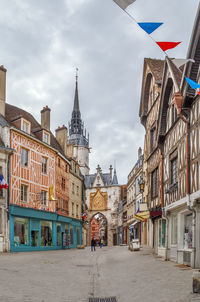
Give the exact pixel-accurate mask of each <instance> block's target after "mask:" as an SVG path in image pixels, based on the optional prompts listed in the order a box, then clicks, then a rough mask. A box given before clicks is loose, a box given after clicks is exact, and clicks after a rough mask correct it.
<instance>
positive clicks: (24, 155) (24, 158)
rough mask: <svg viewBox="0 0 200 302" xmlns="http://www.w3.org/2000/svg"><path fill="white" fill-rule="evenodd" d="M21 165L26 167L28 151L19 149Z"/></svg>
mask: <svg viewBox="0 0 200 302" xmlns="http://www.w3.org/2000/svg"><path fill="white" fill-rule="evenodd" d="M21 165H22V166H24V167H28V150H27V149H24V148H22V149H21Z"/></svg>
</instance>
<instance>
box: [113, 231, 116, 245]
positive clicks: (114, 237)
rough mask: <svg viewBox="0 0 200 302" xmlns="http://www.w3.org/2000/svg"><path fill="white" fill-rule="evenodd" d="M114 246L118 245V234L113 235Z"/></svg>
mask: <svg viewBox="0 0 200 302" xmlns="http://www.w3.org/2000/svg"><path fill="white" fill-rule="evenodd" d="M113 245H117V234H113Z"/></svg>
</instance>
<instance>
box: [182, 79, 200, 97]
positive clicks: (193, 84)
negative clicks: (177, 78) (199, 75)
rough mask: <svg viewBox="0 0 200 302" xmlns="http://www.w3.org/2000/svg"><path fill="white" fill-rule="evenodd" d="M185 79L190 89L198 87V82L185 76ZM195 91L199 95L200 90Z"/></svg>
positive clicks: (199, 86)
mask: <svg viewBox="0 0 200 302" xmlns="http://www.w3.org/2000/svg"><path fill="white" fill-rule="evenodd" d="M185 79H186V81H187V82H188V84H189V85H190V87H191V88H192V89H195V90H196V89H199V88H200V85H199V84H198V83H196V82H195V81H193V80H191V79H189V78H187V77H185ZM197 93H198V94H199V95H200V91H198V90H197Z"/></svg>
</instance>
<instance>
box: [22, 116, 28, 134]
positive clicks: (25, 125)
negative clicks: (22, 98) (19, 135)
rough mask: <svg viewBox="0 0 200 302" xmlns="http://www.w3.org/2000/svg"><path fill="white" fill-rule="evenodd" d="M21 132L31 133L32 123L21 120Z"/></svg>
mask: <svg viewBox="0 0 200 302" xmlns="http://www.w3.org/2000/svg"><path fill="white" fill-rule="evenodd" d="M21 130H22V131H24V132H26V133H30V123H29V122H28V121H27V120H25V119H22V120H21Z"/></svg>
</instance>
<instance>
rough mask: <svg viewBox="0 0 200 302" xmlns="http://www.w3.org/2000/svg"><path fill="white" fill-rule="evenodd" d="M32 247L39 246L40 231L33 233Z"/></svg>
mask: <svg viewBox="0 0 200 302" xmlns="http://www.w3.org/2000/svg"><path fill="white" fill-rule="evenodd" d="M31 246H39V231H31Z"/></svg>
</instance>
